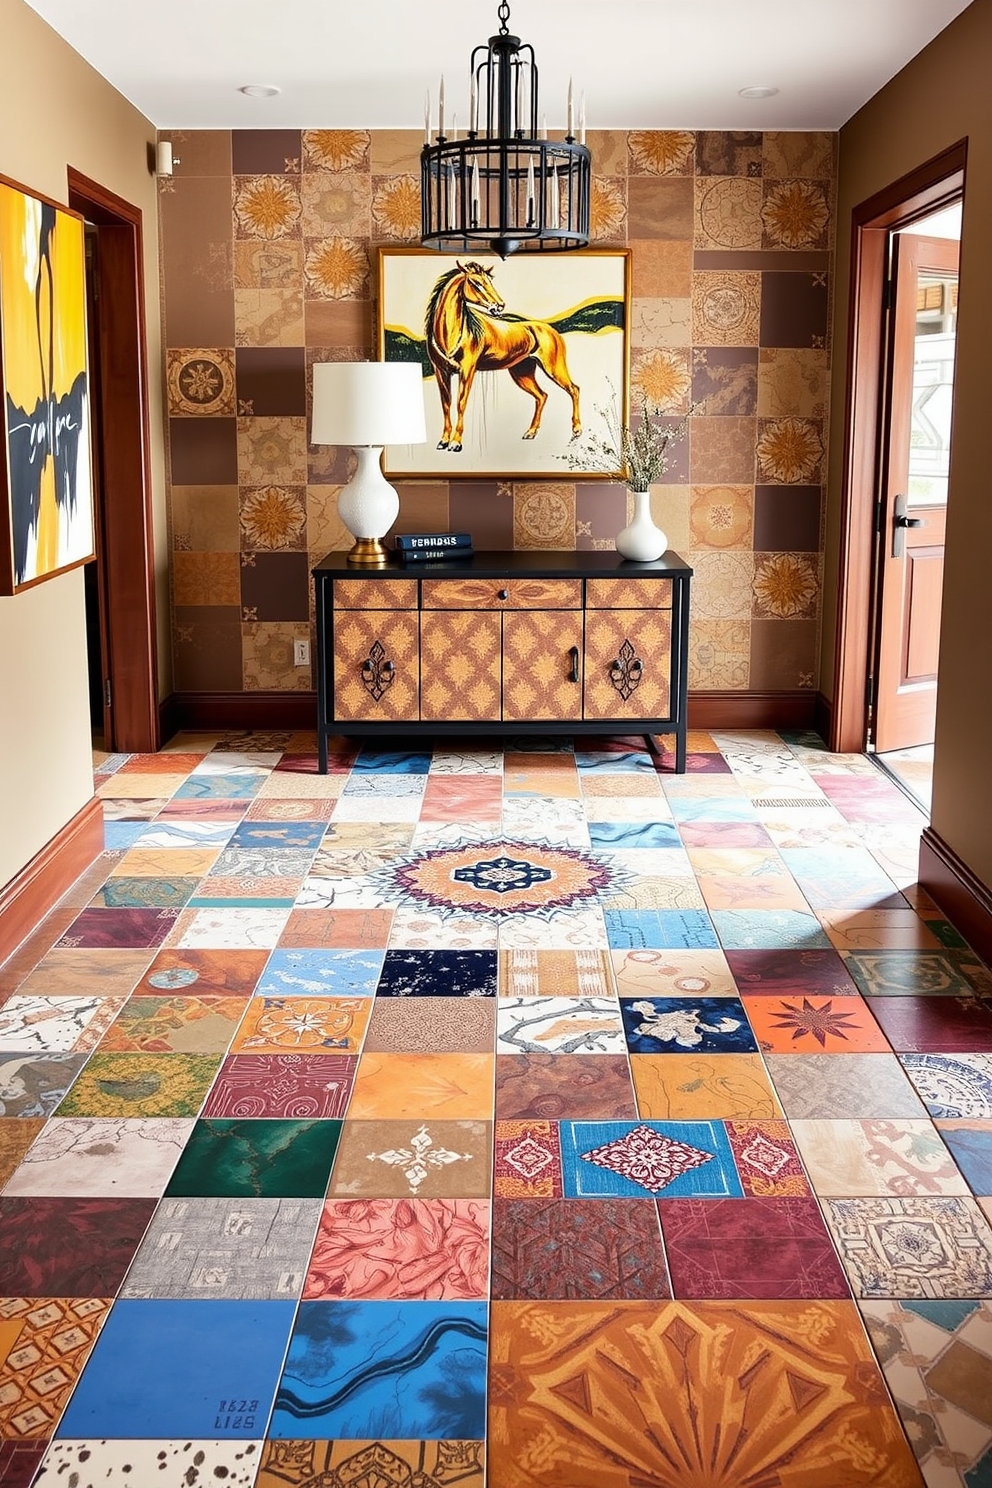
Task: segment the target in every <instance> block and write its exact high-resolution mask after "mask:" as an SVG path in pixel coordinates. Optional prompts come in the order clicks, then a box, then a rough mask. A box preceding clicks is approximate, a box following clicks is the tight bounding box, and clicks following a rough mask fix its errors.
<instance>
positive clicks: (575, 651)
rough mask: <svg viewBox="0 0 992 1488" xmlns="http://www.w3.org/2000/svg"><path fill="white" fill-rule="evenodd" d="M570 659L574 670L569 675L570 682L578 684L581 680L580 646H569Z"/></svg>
mask: <svg viewBox="0 0 992 1488" xmlns="http://www.w3.org/2000/svg"><path fill="white" fill-rule="evenodd" d="M568 659H569V661H570V662H571V663H572V670H571V672H570V673H569V677H568V680H569V681H570V682H578V680H579V648H578V646H569V648H568Z"/></svg>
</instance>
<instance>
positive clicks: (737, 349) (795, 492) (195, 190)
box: [160, 130, 836, 692]
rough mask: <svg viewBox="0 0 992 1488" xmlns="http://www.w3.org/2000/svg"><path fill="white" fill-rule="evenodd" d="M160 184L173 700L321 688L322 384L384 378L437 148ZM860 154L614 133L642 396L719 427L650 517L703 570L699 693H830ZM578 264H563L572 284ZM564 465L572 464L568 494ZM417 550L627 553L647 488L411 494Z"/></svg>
mask: <svg viewBox="0 0 992 1488" xmlns="http://www.w3.org/2000/svg"><path fill="white" fill-rule="evenodd" d="M171 138H172V141H173V146H174V149H175V153H176V155H177V156H178V157H179V159H180V163H179V164H177V167H176V173H175V175H174V176H173V177H172V178H171V179H169V180H163V181H162V182H161V183H160V186H161V195H160V208H161V231H162V307H163V310H162V313H163V317H164V338H163V339H164V344H165V347H166V353H165V355H166V368H165V376H166V381H167V389H168V412H169V435H170V437H169V442H168V448H169V460H170V521H171V536H172V548H173V551H172V555H171V558H172V583H173V605H174V609H173V635H174V649H175V687H176V689H177V690H178V691H193V692H196V691H209V692H212V691H221V692H230V691H234V692H237V691H241V690H242V689H244V690H261V689H277V690H298V689H307V688H310V687H311V686H312V685H313V683H312V676H311V672H310V669H309V668H306V667H302V668H301V667H294V665H293V645H292V643H293V640H294V638H298V637H299V638H302V637H305V636H307V635H308V634H309V633H310V631H311V628H312V599H311V583H310V577H309V571H310V568H311V566H312V564H313V563H315V562H316V561H317V560H318V559H320V558H321V557H323V555H324V554H325V553H327V552H328V551H330V550H331V549H342V548H347V547H349V546H350V544H351V539H350V537H349V535H348V534H347V532H346V531H345V530H344V528H343V527H342V525H341V523H340V521H339V520H338V516H337V495H338V491H339V490H340V487H341V485H342V484H343V483H344V482H345V481H346V480H347V479H348V475H349V462H350V460H351V459H352V458H353V457H352V456H351V455H350V452H348V451H337V450H334V449H330V448H326V447H310V446H309V445H308V442H307V429H308V408H309V396H310V381H311V378H310V368H311V366H312V364H313V363H314V362H315V361H332V360H342V359H351V360H360V359H364V358H367V357H369V356H372V355H374V351H373V325H374V317H375V312H376V307H375V304H374V295H375V277H376V275H375V248H376V246H377V245H379V244H390V243H392V244H396V243H414V242H416V240H417V236H418V231H419V220H420V217H419V213H420V206H419V150H420V143H421V136H420V133H419V132H418V131H416V130H410V131H390V130H373V131H361V130H354V131H352V130H303V131H300V130H238V131H234V132H233V133H232V132H227V131H197V132H189V133H181V132H177V131H172V133H171ZM835 140H836V136H835V135H833V134H827V133H766V134H763V135H762V134H760V133H739V132H738V133H728V132H713V131H699V132H697V133H693V132H690V131H663V132H662V131H640V132H630V133H628V132H623V131H601V132H596V131H591V132H590V135H589V144H590V148H591V150H592V156H593V170H594V195H593V234H592V236H593V240H594V242H595V243H596V244H599V245H610V246H627V247H629V248H630V249H631V252H632V304H631V326H630V336H629V341H630V358H631V379H632V389H633V391H634V394H635V397H636V394H637V391H638V390H641V391H643V392H644V393H645V394H646V395H647V397H648V398H649V400H651V401H652V402H655V403H657V404H659V405H661V406H664V407H665V408H666V409H667V410H669V411H670V412H671V413H672V414H673V415H675V416H677V415H679V414H682V413H685V412H686V411H687V409H688V408H689V406H690V404H693V405H695V407H694V413H693V417H692V419H691V420H690V430H689V434H688V437H687V438H686V439H685V440H684V441H683V442H682V443H680V444H679V445H678V446H676V447H675V448H674V459H673V461H672V464H671V468H670V469H669V471H668V473H667V475H666V477H665V481H664V483H663V484H661V485H659V486H656V487H655V488H654V490H653V493H652V505H653V509H654V515H655V520H656V521H657V522H658V523H659V524H660V525H661V526H662V527H664V529H665V531H666V532H667V533H668V536H669V542H670V545H671V547H672V548H674V549H675V551H676V552H678V553H680V554H681V555H682V556H683V557H684V558H686V559H687V561H688V562H690V563H691V564H692V565H693V567H694V569H695V580H694V584H693V606H692V625H691V640H690V676H689V685H690V687H691V688H693V689H696V690H706V689H710V690H746V689H753V690H757V691H766V690H774V689H789V690H791V689H797V688H813V687H814V685H815V681H816V671H817V649H818V637H819V615H820V593H821V585H822V538H821V533H822V511H823V497H824V483H825V479H826V472H825V469H824V463H825V451H826V448H827V435H826V420H827V413H828V409H827V400H828V385H829V355H830V351H829V344H828V325H829V308H830V306H829V298H830V271H831V265H832V251H833V242H834V200H835V184H836V164H835ZM553 265H554V260H553V259H552V260H550V261H549V268H550V269H551V271H552V272H553ZM565 469H566V467H564V466H563V471H564V470H565ZM398 489H399V492H400V499H401V515H400V523H399V527H398V530H407V531H416V530H418V529H419V530H439V529H444V528H448V527H450V528H452V529H455V530H464V531H470V532H472V533H473V534H474V538H475V543H476V546H477V547H480V548H567V549H571V548H576V549H583V548H586V549H588V548H611V547H612V545H613V544H612V539H613V537H614V536H615V535H616V533H617V532H618V531H619V529H620V528H621V527H623V526H624V525H625V522H626V520H627V515H626V503H627V495H626V492H625V491H624V489H623V487H622V486H616V485H612V484H608V483H603V482H598V481H582V480H578V481H576V480H573V479H566V480H557V479H554V480H533V481H526V482H501V481H498V480H491V479H490V480H467V479H464V480H460V481H459V480H453V481H440V480H435V481H407V482H399V483H398Z"/></svg>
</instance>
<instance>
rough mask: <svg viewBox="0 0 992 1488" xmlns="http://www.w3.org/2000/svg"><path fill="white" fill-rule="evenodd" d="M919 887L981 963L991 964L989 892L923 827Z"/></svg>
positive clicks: (991, 904) (935, 834)
mask: <svg viewBox="0 0 992 1488" xmlns="http://www.w3.org/2000/svg"><path fill="white" fill-rule="evenodd" d="M919 872H920V886H921V887H922V888H924V889H925V890H926V892H927V893H928V894H929V895H930V898H931V899H932V900H933V901H934V903H935V904H939V905H940V908H941V909H942V910H943V911H944V913H945V914H946V915H947V918H948V919H949V920H950V922H951V924H952V925H954V927H955V928H956V929H957V930H960V932H961V934H962V935H963V936H964V938H965V940H966V941H967V942H968V944H969V945H970V946H971V947H972V949H973V950H976V951H977V952H978V954H979V955H980V956H981V958H982V960H983V961H988V962H990V963H992V889H990V888H989V886H988V884H984V883H982V881H981V879H980V878H978V877H977V876H976V875H975V874H974V873H972V871H971V869H970V868H969V867H968V865H967V863H964V862H962V860H961V859H960V858H959V857H958V855H957V853H956V852H955V851H954V849H953V848H952V847H949V846H948V844H947V843H946V842H945V841H944V839H943V837H941V835H940V833H939V832H935V831H934V829H933V827H927V828H926V829H925V831H924V833H923V836H922V837H921V838H920V870H919Z"/></svg>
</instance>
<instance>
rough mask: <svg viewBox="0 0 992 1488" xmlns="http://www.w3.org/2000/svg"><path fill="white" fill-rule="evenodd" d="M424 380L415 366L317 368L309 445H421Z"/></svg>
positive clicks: (327, 365) (424, 428)
mask: <svg viewBox="0 0 992 1488" xmlns="http://www.w3.org/2000/svg"><path fill="white" fill-rule="evenodd" d="M426 438H427V425H426V422H425V420H424V377H423V372H422V370H421V367H420V364H419V362H317V363H315V364H314V369H313V416H312V418H311V422H310V442H311V443H312V444H349V445H363V444H369V445H384V444H423V443H424V441H425V440H426Z"/></svg>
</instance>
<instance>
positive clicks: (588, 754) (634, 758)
mask: <svg viewBox="0 0 992 1488" xmlns="http://www.w3.org/2000/svg"><path fill="white" fill-rule="evenodd" d="M575 763H576V765H577V766H578V768H579V769H580V770H581V771H582V772H583V773H584V774H589V773H590V772H594V773H595V774H597V775H629V774H632V773H633V774H637V775H653V774H654V773H655V768H654V761H653V760H652V758H651V756H650V754H648V752H647V750H641V751H635V750H631V752H630V753H629V754H620V753H614V752H613V751H612V750H605V751H604V750H595V751H593V750H587V749H577V750H576V751H575Z"/></svg>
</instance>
